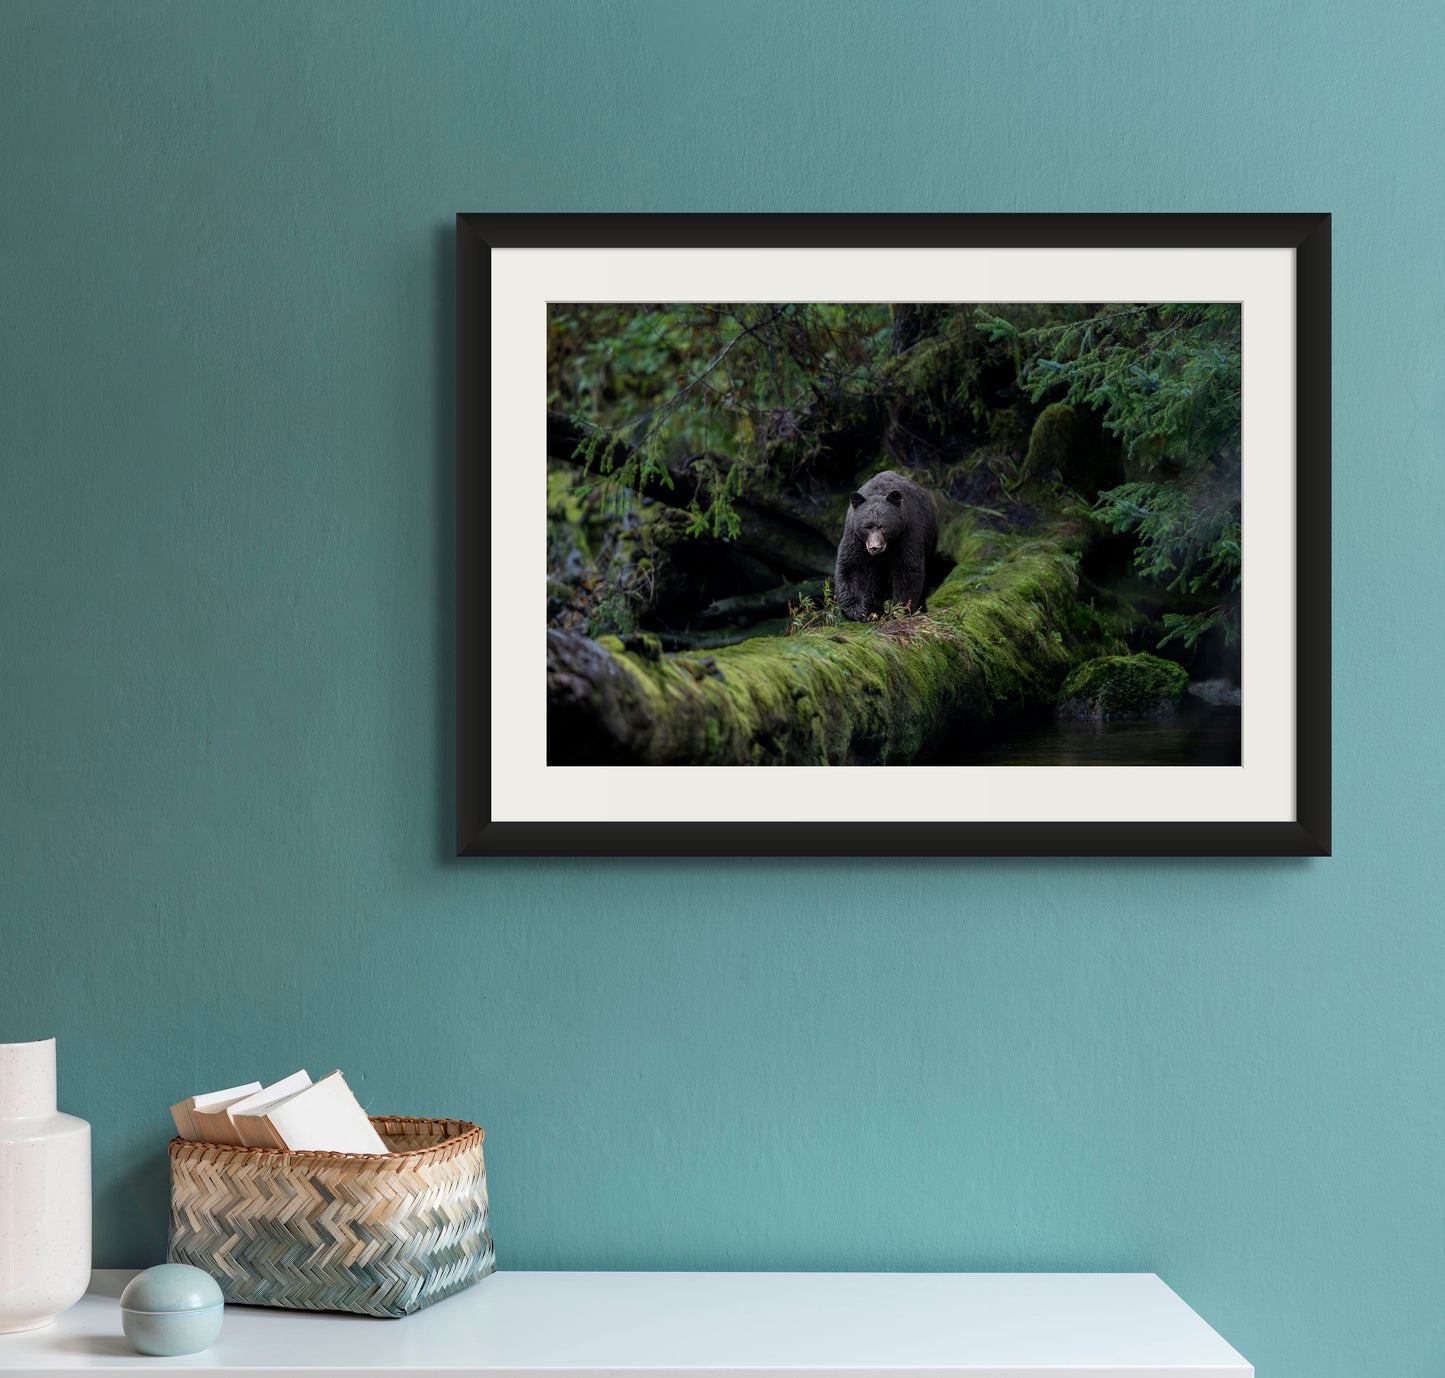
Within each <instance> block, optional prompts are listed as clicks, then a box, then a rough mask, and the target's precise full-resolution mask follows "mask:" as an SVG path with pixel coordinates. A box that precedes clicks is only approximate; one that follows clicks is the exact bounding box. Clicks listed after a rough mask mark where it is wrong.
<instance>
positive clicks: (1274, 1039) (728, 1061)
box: [0, 0, 1445, 1378]
mask: <svg viewBox="0 0 1445 1378" xmlns="http://www.w3.org/2000/svg"><path fill="white" fill-rule="evenodd" d="M1442 69H1445V17H1442V11H1441V10H1440V8H1439V7H1438V6H1437V5H1436V4H1433V3H1431V4H1423V3H1422V4H1395V5H1392V6H1390V7H1389V8H1388V9H1380V8H1379V7H1377V6H1376V5H1374V4H1368V3H1364V0H1360V2H1359V3H1356V2H1355V0H1349V2H1348V3H1347V2H1345V0H1335V2H1334V3H1290V4H1282V3H1276V4H1254V3H1216V2H1212V0H1206V2H1205V3H1197V4H1190V5H1183V4H1143V3H1107V4H1105V3H1094V4H1086V3H1002V2H994V0H976V2H975V3H939V4H902V5H899V4H894V3H877V4H875V3H852V2H851V0H829V2H828V3H812V2H811V0H807V2H806V3H804V2H803V0H795V2H794V3H786V4H781V5H774V4H772V3H768V2H765V0H759V2H758V3H733V4H724V3H717V4H712V5H709V6H706V7H697V6H692V5H687V4H675V5H646V4H638V3H606V4H604V3H600V2H599V3H585V4H584V3H573V4H561V3H538V2H537V0H533V2H532V3H530V4H526V5H503V4H500V3H493V4H445V3H429V4H420V5H406V4H402V3H383V4H363V3H353V4H345V5H343V4H311V5H294V4H290V3H265V4H262V3H247V4H236V5H225V6H222V5H208V4H191V5H176V4H139V3H137V4H127V5H113V4H100V3H94V4H74V3H59V2H58V0H40V3H30V2H29V0H23V2H22V0H5V3H3V4H0V727H3V731H0V915H3V930H0V958H3V960H0V1038H9V1039H16V1038H32V1037H41V1036H45V1035H50V1034H55V1035H57V1036H58V1037H59V1039H60V1048H61V1075H62V1087H63V1104H64V1107H65V1108H67V1109H69V1110H72V1111H74V1112H76V1113H79V1114H83V1115H85V1116H87V1117H88V1118H89V1119H91V1120H92V1121H93V1122H94V1125H95V1150H96V1159H95V1190H96V1206H97V1216H96V1254H97V1260H98V1262H100V1263H102V1264H131V1263H134V1264H138V1263H143V1262H147V1261H153V1260H155V1259H157V1258H159V1257H160V1254H161V1250H162V1248H163V1229H164V1213H165V1204H164V1203H165V1176H164V1157H163V1144H164V1141H165V1139H166V1138H167V1137H168V1135H169V1132H170V1129H169V1121H168V1117H167V1115H166V1111H165V1107H166V1105H167V1104H168V1103H169V1102H170V1101H172V1100H175V1099H177V1098H179V1097H180V1096H181V1095H183V1094H186V1093H188V1092H191V1091H194V1090H196V1089H198V1088H202V1087H207V1086H211V1085H216V1084H229V1083H231V1082H234V1081H238V1080H242V1079H244V1078H248V1077H250V1076H252V1075H259V1076H268V1077H269V1076H273V1075H278V1074H280V1073H283V1072H286V1071H289V1070H291V1069H292V1068H293V1067H294V1066H296V1065H298V1064H300V1063H302V1062H304V1063H305V1065H307V1066H308V1067H310V1068H311V1069H312V1070H313V1071H327V1070H330V1068H332V1067H333V1066H341V1067H344V1068H345V1069H346V1070H347V1071H348V1073H349V1074H351V1075H352V1076H353V1078H354V1081H355V1083H356V1084H357V1086H358V1087H359V1089H360V1091H361V1093H362V1095H363V1097H364V1098H365V1099H367V1100H368V1101H370V1102H371V1103H372V1104H373V1106H374V1107H375V1108H377V1109H384V1110H387V1111H400V1112H423V1113H425V1112H439V1113H454V1114H462V1115H471V1116H475V1117H477V1118H478V1119H480V1120H482V1121H483V1122H484V1123H485V1124H486V1126H487V1129H488V1131H489V1133H488V1140H487V1156H488V1166H489V1169H490V1177H491V1183H492V1190H493V1202H494V1208H495V1226H496V1235H497V1242H498V1251H499V1256H500V1258H501V1260H502V1262H503V1265H504V1266H507V1267H513V1268H538V1267H563V1268H608V1267H656V1268H824V1269H830V1268H848V1269H853V1268H873V1269H952V1268H985V1269H989V1268H1004V1269H1043V1268H1063V1269H1146V1270H1156V1271H1158V1272H1159V1273H1161V1274H1162V1275H1163V1277H1164V1278H1165V1279H1166V1280H1167V1281H1168V1282H1169V1283H1170V1284H1172V1285H1173V1286H1174V1287H1175V1288H1176V1289H1177V1290H1179V1291H1180V1292H1181V1293H1182V1295H1184V1296H1185V1297H1186V1298H1187V1299H1188V1300H1189V1301H1190V1302H1191V1303H1192V1304H1193V1305H1194V1306H1195V1307H1196V1308H1197V1309H1198V1310H1199V1311H1200V1312H1201V1313H1202V1314H1203V1315H1204V1316H1205V1317H1206V1318H1207V1319H1208V1320H1210V1321H1211V1322H1212V1323H1213V1324H1214V1325H1215V1326H1216V1327H1217V1328H1219V1329H1220V1331H1221V1332H1222V1333H1223V1334H1224V1335H1225V1336H1227V1337H1228V1338H1229V1339H1230V1340H1231V1341H1232V1342H1233V1343H1234V1344H1235V1345H1236V1346H1237V1347H1238V1348H1239V1349H1241V1350H1242V1351H1243V1352H1244V1353H1245V1354H1246V1355H1247V1356H1249V1357H1250V1358H1251V1359H1253V1360H1254V1362H1255V1363H1256V1364H1257V1365H1258V1370H1259V1373H1260V1374H1261V1376H1262V1378H1345V1375H1350V1376H1351V1378H1360V1375H1365V1374H1382V1375H1390V1378H1407V1376H1408V1375H1426V1374H1429V1375H1438V1374H1440V1373H1441V1372H1445V1308H1442V1305H1441V1301H1442V1294H1445V1155H1442V1151H1441V1146H1442V1142H1445V1094H1442V1091H1445V1040H1442V1035H1445V1002H1442V993H1445V992H1442V985H1445V927H1442V924H1441V922H1440V908H1441V904H1440V898H1439V896H1440V889H1441V881H1442V879H1445V873H1442V865H1441V861H1440V857H1439V853H1438V844H1439V840H1440V837H1441V834H1442V821H1445V820H1442V808H1441V797H1442V796H1441V790H1440V787H1439V778H1440V769H1441V764H1442V762H1441V755H1442V753H1441V747H1440V744H1439V732H1438V729H1437V728H1436V726H1435V720H1436V714H1435V711H1434V709H1433V708H1432V706H1431V694H1432V691H1433V686H1434V685H1435V684H1436V683H1438V682H1439V678H1440V671H1441V655H1440V650H1439V640H1438V617H1437V614H1436V602H1437V599H1438V596H1439V590H1440V583H1441V577H1442V574H1445V563H1442V557H1441V549H1442V545H1441V541H1440V537H1439V532H1440V530H1441V528H1442V525H1445V503H1442V497H1445V492H1442V487H1445V486H1442V469H1441V444H1440V436H1441V433H1442V429H1445V416H1442V398H1445V387H1442V351H1441V347H1440V343H1439V341H1440V336H1441V322H1442V320H1445V279H1442V275H1441V273H1440V236H1441V232H1442V224H1445V214H1442V212H1445V183H1442V178H1441V175H1440V173H1441V162H1440V143H1439V131H1440V129H1441V127H1442V117H1445V101H1442V98H1441V96H1440V94H1439V84H1438V79H1439V74H1440V72H1441V70H1442ZM458 209H545V210H582V209H586V210H597V209H604V210H656V211H666V210H708V209H719V210H721V209H727V210H862V209H868V210H903V209H909V210H988V211H1019V210H1028V211H1049V210H1081V209H1082V210H1125V211H1140V210H1166V209H1167V210H1242V211H1248V210H1266V209H1291V210H1329V211H1331V212H1333V213H1334V216H1335V221H1334V245H1335V321H1336V346H1335V359H1336V369H1335V420H1336V430H1335V442H1336V443H1335V469H1334V473H1335V480H1334V481H1335V499H1336V510H1337V512H1338V513H1339V517H1338V521H1337V529H1336V537H1335V551H1336V583H1335V589H1334V597H1335V627H1336V673H1335V682H1334V695H1335V708H1336V716H1335V764H1336V790H1335V818H1336V827H1335V839H1336V855H1335V857H1334V858H1333V859H1332V860H1329V861H1324V862H1314V863H1249V862H1242V861H1218V862H1204V861H1194V862H1187V863H1173V862H1143V863H1140V862H1130V861H1109V862H1098V863H1089V862H1067V861H1048V862H998V863H989V862H986V861H985V862H958V863H949V862H942V861H925V862H921V863H920V862H899V863H878V862H871V861H858V862H841V863H840V862H834V861H818V860H812V859H808V858H799V859H798V860H796V861H790V862H776V863H774V862H755V863H740V862H731V861H729V862H688V861H668V862H657V863H654V862H625V863H624V862H619V863H605V862H565V861H564V862H555V863H538V862H515V863H503V864H486V863H478V862H471V863H459V862H456V861H454V860H453V859H452V858H451V856H450V845H449V842H450V834H451V827H452V820H451V802H450V801H451V790H452V783H453V782H452V774H451V767H450V753H451V741H452V731H451V726H450V723H451V715H452V711H453V701H452V689H451V670H452V661H451V654H450V649H449V646H450V637H451V621H450V619H451V608H452V593H451V588H450V582H449V581H450V568H451V566H450V553H449V540H448V530H449V522H450V520H451V507H450V460H449V456H448V449H449V445H450V440H451V422H450V412H451V406H452V391H451V387H450V385H449V383H448V381H447V376H446V375H447V370H448V368H449V366H450V353H449V347H448V334H449V331H450V330H451V324H452V320H451V308H450V304H449V293H450V290H451V277H450V269H449V259H450V254H451V246H452V237H451V236H452V231H451V223H452V216H453V213H454V212H455V211H457V210H458Z"/></svg>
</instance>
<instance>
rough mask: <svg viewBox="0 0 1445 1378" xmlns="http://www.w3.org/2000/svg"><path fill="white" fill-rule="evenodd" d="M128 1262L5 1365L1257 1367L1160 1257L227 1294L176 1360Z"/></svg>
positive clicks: (515, 1377) (0, 1346) (263, 1369)
mask: <svg viewBox="0 0 1445 1378" xmlns="http://www.w3.org/2000/svg"><path fill="white" fill-rule="evenodd" d="M131 1276H132V1274H131V1273H129V1272H121V1271H99V1272H97V1273H95V1275H94V1277H93V1278H92V1281H91V1288H90V1291H89V1292H88V1293H87V1294H86V1296H85V1297H84V1298H83V1299H82V1300H81V1301H80V1302H79V1303H78V1304H77V1305H76V1306H74V1307H72V1308H71V1309H70V1310H69V1311H67V1312H66V1313H65V1314H64V1315H63V1316H61V1317H60V1319H59V1320H58V1321H56V1323H55V1324H54V1325H52V1326H48V1327H46V1328H45V1329H43V1330H32V1331H28V1332H25V1333H22V1334H17V1335H0V1374H4V1375H7V1378H11V1376H13V1375H26V1374H34V1375H37V1376H38V1375H42V1374H43V1375H47V1378H53V1375H54V1374H56V1373H57V1372H64V1371H68V1370H70V1371H73V1370H81V1369H85V1370H91V1369H124V1370H127V1371H129V1372H131V1373H136V1374H153V1373H161V1372H166V1373H171V1374H187V1373H196V1374H200V1373H207V1372H209V1373H215V1371H216V1370H218V1369H220V1370H225V1371H226V1372H228V1373H233V1374H248V1375H252V1374H253V1375H256V1378H261V1375H265V1376H266V1378H288V1376H289V1375H295V1378H302V1376H303V1375H311V1374H314V1373H315V1372H316V1370H319V1369H332V1370H336V1369H343V1370H357V1371H365V1372H366V1373H368V1374H369V1375H374V1376H375V1378H380V1375H382V1374H398V1375H400V1374H407V1375H410V1374H422V1373H427V1372H437V1371H446V1372H447V1373H449V1374H456V1373H458V1372H463V1373H469V1374H476V1375H479V1378H552V1376H553V1375H557V1376H558V1378H561V1376H562V1375H565V1378H583V1376H584V1375H595V1376H596V1378H617V1375H619V1374H625V1373H628V1372H631V1371H634V1370H648V1371H650V1372H651V1373H653V1374H682V1373H685V1374H687V1375H689V1378H704V1376H705V1375H718V1378H723V1375H737V1374H745V1375H747V1378H788V1376H789V1375H796V1374H798V1373H799V1371H806V1372H808V1373H809V1374H811V1375H818V1376H819V1378H821V1375H825V1374H838V1373H844V1372H846V1373H847V1374H848V1375H849V1378H863V1376H864V1375H878V1376H879V1378H883V1376H884V1375H914V1376H915V1378H916V1371H917V1370H920V1369H921V1370H927V1371H928V1372H929V1373H930V1374H931V1375H936V1378H949V1376H950V1375H957V1378H1075V1376H1077V1378H1182V1375H1191V1378H1203V1375H1209V1376H1210V1378H1253V1374H1254V1369H1253V1368H1252V1367H1251V1366H1250V1365H1249V1364H1247V1363H1246V1362H1245V1361H1244V1360H1243V1359H1242V1358H1240V1356H1239V1355H1238V1354H1237V1353H1235V1351H1234V1350H1233V1349H1231V1348H1230V1347H1229V1345H1227V1344H1226V1343H1225V1342H1224V1341H1223V1340H1222V1339H1220V1337H1219V1336H1218V1335H1216V1334H1215V1333H1214V1331H1213V1330H1211V1329H1210V1328H1209V1326H1207V1325H1206V1324H1205V1323H1204V1322H1203V1321H1202V1320H1201V1319H1200V1318H1199V1317H1198V1316H1196V1315H1195V1314H1194V1312H1193V1311H1191V1310H1190V1309H1189V1307H1187V1306H1186V1305H1185V1304H1184V1303H1183V1302H1182V1301H1181V1300H1180V1299H1179V1298H1178V1297H1177V1296H1175V1295H1174V1293H1173V1292H1171V1291H1170V1290H1169V1288H1167V1287H1166V1286H1165V1285H1164V1284H1163V1283H1162V1282H1161V1281H1160V1280H1159V1279H1158V1278H1157V1277H1155V1276H1154V1274H1152V1273H495V1274H493V1275H492V1276H491V1277H489V1278H486V1279H484V1280H483V1281H482V1282H480V1283H478V1284H477V1285H476V1286H475V1287H472V1288H470V1289H469V1290H467V1291H465V1292H461V1293H458V1294H457V1295H456V1296H454V1297H450V1298H448V1299H447V1300H446V1301H443V1302H438V1303H437V1304H436V1305H435V1306H432V1307H429V1308H428V1309H427V1310H425V1311H420V1312H418V1313H417V1314H416V1315H414V1316H408V1317H406V1318H405V1319H403V1320H372V1319H369V1318H367V1317H362V1316H341V1315H335V1314H319V1313H314V1312H307V1311H280V1310H270V1309H267V1308H262V1307H247V1306H228V1307H227V1308H226V1319H225V1324H224V1326H223V1327H222V1330H221V1335H220V1338H219V1339H218V1340H217V1341H216V1342H215V1344H213V1345H212V1346H211V1348H210V1349H208V1350H206V1351H204V1352H203V1353H201V1354H194V1355H188V1356H185V1357H181V1358H174V1359H148V1358H144V1357H142V1356H140V1355H138V1354H136V1353H135V1351H134V1350H132V1349H131V1347H130V1346H129V1345H128V1344H127V1343H126V1340H125V1338H124V1336H123V1334H122V1332H121V1327H120V1308H119V1306H118V1304H117V1301H116V1299H117V1298H118V1297H119V1296H120V1291H121V1288H122V1287H123V1286H124V1285H125V1283H126V1282H127V1281H128V1280H129V1278H130V1277H131Z"/></svg>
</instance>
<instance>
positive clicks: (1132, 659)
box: [1057, 655, 1189, 722]
mask: <svg viewBox="0 0 1445 1378" xmlns="http://www.w3.org/2000/svg"><path fill="white" fill-rule="evenodd" d="M1188 683H1189V674H1188V671H1186V670H1185V669H1184V667H1183V666H1182V665H1176V664H1175V663H1174V662H1173V661H1172V660H1161V659H1160V658H1159V657H1158V656H1151V655H1133V656H1100V657H1098V658H1097V659H1095V660H1089V661H1086V662H1085V663H1084V664H1082V665H1080V666H1079V667H1078V668H1077V669H1076V670H1074V671H1073V672H1072V673H1070V675H1069V677H1068V678H1067V679H1066V680H1065V681H1064V685H1063V688H1062V689H1061V690H1060V691H1059V702H1058V709H1057V712H1058V716H1059V717H1061V718H1076V719H1079V720H1082V721H1086V722H1104V721H1109V720H1113V719H1116V718H1157V717H1164V716H1167V715H1168V714H1170V713H1172V712H1173V711H1174V705H1175V704H1176V703H1178V702H1179V698H1180V696H1181V695H1182V694H1183V693H1184V690H1185V687H1186V686H1187V685H1188Z"/></svg>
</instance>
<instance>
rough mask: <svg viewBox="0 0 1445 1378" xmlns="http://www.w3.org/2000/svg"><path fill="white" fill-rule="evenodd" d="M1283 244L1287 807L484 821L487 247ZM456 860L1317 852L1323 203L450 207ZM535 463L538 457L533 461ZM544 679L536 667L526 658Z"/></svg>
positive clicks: (1326, 528)
mask: <svg viewBox="0 0 1445 1378" xmlns="http://www.w3.org/2000/svg"><path fill="white" fill-rule="evenodd" d="M589 247H596V248H636V249H648V248H717V249H722V248H760V249H768V248H773V249H789V248H804V249H807V248H815V247H819V248H821V247H826V248H843V249H870V248H897V249H910V248H919V249H921V248H1004V247H1006V248H1049V249H1089V248H1125V249H1127V248H1140V249H1146V248H1173V249H1190V248H1200V249H1219V248H1280V249H1290V250H1293V252H1294V288H1295V321H1294V329H1295V389H1296V391H1295V398H1294V425H1295V512H1294V520H1295V531H1294V538H1295V557H1296V560H1295V575H1296V578H1295V590H1296V599H1295V603H1296V606H1295V638H1296V644H1295V667H1296V676H1295V683H1296V700H1295V714H1294V737H1295V782H1294V783H1295V817H1294V819H1293V820H1292V821H1268V822H1250V821H1230V820H1218V821H1208V822H1172V821H1157V820H1149V819H1141V820H1138V821H1131V822H1096V821H1077V820H1075V821H1060V822H1042V823H1041V822H1012V821H998V822H983V823H960V822H954V821H949V822H937V823H929V822H898V823H893V822H882V821H871V822H863V823H856V824H838V823H832V822H829V823H821V822H808V821H806V820H803V821H799V822H795V823H790V824H789V825H788V827H787V828H780V827H779V826H778V825H777V824H776V823H775V822H771V821H769V822H749V821H738V822H728V823H722V824H719V823H717V822H712V821H707V822H689V821H655V822H647V823H632V822H606V821H576V822H569V821H535V822H515V821H497V820H495V819H494V816H493V815H494V809H493V798H492V784H493V782H492V742H491V736H490V733H491V700H492V665H491V652H490V640H489V637H488V636H487V634H486V628H487V627H488V624H489V616H490V610H491V608H492V598H493V588H492V584H491V566H490V560H489V557H488V550H487V545H486V542H485V540H484V539H483V534H484V533H486V532H488V531H489V530H490V523H491V516H492V513H491V496H490V487H489V482H490V471H491V454H490V425H489V418H490V412H491V397H490V386H491V385H490V376H491V317H492V278H491V256H492V252H493V251H494V250H496V249H505V248H539V249H540V248H564V249H565V248H574V249H575V248H589ZM456 248H457V260H456V264H457V267H456V290H457V317H456V319H457V340H456V356H457V357H456V366H457V375H456V408H457V414H456V425H457V461H456V504H457V511H456V517H457V526H456V574H457V595H456V596H457V641H456V669H457V711H456V772H457V854H458V855H459V856H533V857H536V856H589V857H591V856H783V855H786V856H796V855H808V854H813V855H821V856H844V855H846V856H1008V857H1014V856H1094V857H1098V856H1180V857H1185V856H1256V857H1261V856H1279V857H1284V856H1289V857H1303V856H1328V855H1329V854H1330V848H1331V838H1330V816H1331V809H1330V770H1331V765H1330V593H1329V590H1330V438H1331V421H1330V320H1331V298H1330V217H1329V216H1328V215H1327V214H1290V213H1281V214H1178V215H1175V214H1119V215H1113V214H1098V215H1088V214H1079V215H1073V214H1064V215H1054V214H1048V215H1029V214H1019V215H974V214H899V215H891V214H836V215H833V214H777V215H768V214H723V215H704V214H684V215H643V214H638V215H630V214H625V215H608V214H576V215H563V214H502V213H497V214H493V213H476V214H461V215H458V217H457V246H456ZM539 462H540V460H539ZM538 674H539V676H540V674H541V669H540V666H539V668H538Z"/></svg>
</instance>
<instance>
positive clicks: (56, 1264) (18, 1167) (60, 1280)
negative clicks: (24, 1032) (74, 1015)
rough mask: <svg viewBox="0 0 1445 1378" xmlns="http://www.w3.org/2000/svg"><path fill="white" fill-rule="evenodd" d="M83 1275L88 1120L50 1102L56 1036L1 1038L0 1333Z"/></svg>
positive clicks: (37, 1319) (48, 1307) (42, 1309)
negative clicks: (63, 1111) (34, 1040)
mask: <svg viewBox="0 0 1445 1378" xmlns="http://www.w3.org/2000/svg"><path fill="white" fill-rule="evenodd" d="M89 1282H90V1126H89V1125H88V1124H87V1123H86V1122H85V1121H84V1120H78V1119H76V1118H75V1116H74V1115H62V1114H60V1113H59V1112H58V1111H57V1110H56V1108H55V1040H54V1039H53V1038H46V1039H42V1040H41V1041H40V1042H38V1043H0V1333H3V1332H5V1331H9V1330H34V1329H35V1328H36V1327H37V1326H41V1325H49V1324H50V1322H51V1321H53V1320H54V1319H55V1318H56V1316H58V1315H59V1314H60V1312H62V1311H64V1310H65V1309H66V1308H67V1307H69V1306H74V1305H75V1303H76V1302H78V1301H79V1300H80V1298H81V1296H82V1295H83V1294H84V1292H85V1289H86V1287H87V1285H88V1284H89Z"/></svg>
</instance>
